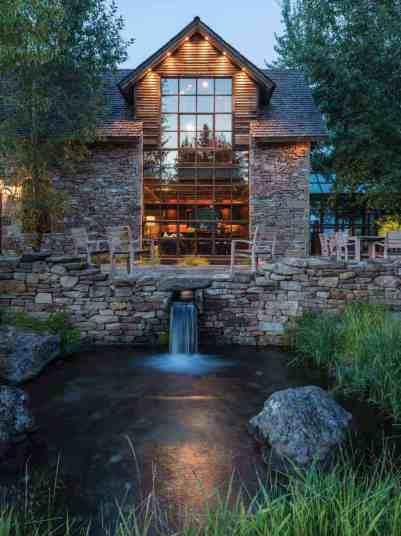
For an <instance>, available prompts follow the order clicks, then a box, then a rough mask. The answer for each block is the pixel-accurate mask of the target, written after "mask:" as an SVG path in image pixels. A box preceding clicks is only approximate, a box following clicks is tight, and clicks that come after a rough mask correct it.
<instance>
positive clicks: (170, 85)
mask: <svg viewBox="0 0 401 536" xmlns="http://www.w3.org/2000/svg"><path fill="white" fill-rule="evenodd" d="M162 95H178V79H177V78H162Z"/></svg>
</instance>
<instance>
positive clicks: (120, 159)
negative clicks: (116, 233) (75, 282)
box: [55, 142, 142, 239]
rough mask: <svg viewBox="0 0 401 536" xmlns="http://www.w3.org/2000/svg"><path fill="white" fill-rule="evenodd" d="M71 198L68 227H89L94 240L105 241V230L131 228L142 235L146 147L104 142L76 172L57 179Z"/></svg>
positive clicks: (67, 219) (135, 234)
mask: <svg viewBox="0 0 401 536" xmlns="http://www.w3.org/2000/svg"><path fill="white" fill-rule="evenodd" d="M55 185H56V187H57V188H60V189H61V190H63V191H65V192H66V193H67V195H68V208H67V210H66V215H65V219H64V225H65V227H66V228H67V229H68V228H71V227H81V226H83V227H85V228H86V229H87V230H88V232H89V233H91V234H92V235H93V236H94V238H99V239H101V238H104V236H105V227H107V226H109V225H110V226H112V225H128V224H129V225H131V227H132V229H133V234H134V237H136V238H139V237H140V233H141V219H142V217H141V211H142V144H141V143H136V142H131V143H102V144H98V145H95V146H93V147H92V148H91V149H90V156H89V157H88V158H87V159H85V160H84V161H82V162H80V163H79V164H78V166H77V169H76V170H74V173H71V174H70V175H65V174H64V175H59V176H57V177H56V178H55Z"/></svg>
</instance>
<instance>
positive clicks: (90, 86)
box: [0, 0, 130, 233]
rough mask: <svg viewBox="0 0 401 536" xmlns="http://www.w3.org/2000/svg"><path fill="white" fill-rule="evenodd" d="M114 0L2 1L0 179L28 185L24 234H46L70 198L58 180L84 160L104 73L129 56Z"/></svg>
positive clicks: (101, 97)
mask: <svg viewBox="0 0 401 536" xmlns="http://www.w3.org/2000/svg"><path fill="white" fill-rule="evenodd" d="M122 29H123V22H122V19H121V18H119V17H118V16H117V15H116V5H115V3H114V1H112V2H108V1H107V0H68V1H66V0H2V2H1V9H0V164H1V169H0V179H1V180H2V181H3V182H4V183H6V184H10V183H12V184H15V183H17V184H23V192H22V193H23V195H22V210H21V218H22V220H23V222H24V225H25V227H26V230H28V231H32V230H34V231H38V232H39V233H42V232H44V231H45V230H47V228H48V226H49V218H54V217H56V216H58V217H60V216H61V215H62V211H63V210H64V207H65V197H64V196H63V195H62V193H61V194H60V193H59V192H58V191H57V190H56V189H54V187H53V184H52V177H53V176H54V174H55V170H56V169H57V172H58V173H59V172H60V171H63V169H64V168H65V167H70V168H71V167H72V168H73V164H74V163H75V162H77V161H79V160H82V159H83V158H85V157H86V156H87V154H88V149H87V144H88V143H91V142H93V141H94V140H95V139H96V137H97V117H98V115H99V112H100V111H104V110H105V107H106V105H107V103H106V101H105V97H104V91H103V88H104V84H105V73H108V72H111V71H113V70H114V69H115V68H116V66H117V65H118V64H119V63H120V62H121V61H124V60H125V58H126V49H127V46H128V45H129V44H130V41H128V42H126V41H124V40H123V39H122V38H121V36H120V33H121V30H122Z"/></svg>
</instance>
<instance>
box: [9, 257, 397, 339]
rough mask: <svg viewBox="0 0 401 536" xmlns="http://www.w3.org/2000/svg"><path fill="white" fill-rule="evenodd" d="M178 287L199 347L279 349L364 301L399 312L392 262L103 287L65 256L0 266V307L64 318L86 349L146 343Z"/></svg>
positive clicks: (309, 263)
mask: <svg viewBox="0 0 401 536" xmlns="http://www.w3.org/2000/svg"><path fill="white" fill-rule="evenodd" d="M177 273H178V274H179V275H177ZM187 288H192V289H194V290H195V294H196V302H197V304H198V306H199V309H200V315H199V317H200V329H201V342H206V341H207V342H209V343H214V344H240V345H259V346H265V345H270V344H277V345H280V344H285V343H286V340H287V337H286V331H287V328H288V327H289V326H291V323H292V322H293V320H294V319H295V318H297V317H298V316H300V315H302V314H303V313H304V312H305V311H310V310H313V311H335V310H339V309H341V308H342V307H344V305H346V304H347V303H350V302H352V301H364V302H369V303H377V304H385V305H387V306H389V307H391V308H392V309H393V310H394V311H397V312H400V311H401V262H400V261H397V262H394V261H393V262H391V261H389V262H364V263H360V264H349V265H346V264H343V263H335V262H330V261H326V260H324V259H320V258H294V257H288V258H282V259H280V260H278V261H277V262H275V263H271V264H266V265H265V266H264V267H263V268H261V269H260V270H259V271H258V273H257V274H256V275H252V274H250V273H245V272H239V273H236V274H233V275H231V274H228V273H224V272H218V271H211V272H208V271H203V272H202V273H200V272H199V271H198V272H197V271H196V270H194V269H186V270H185V269H184V270H181V271H180V272H179V271H177V270H175V271H170V272H169V271H167V272H166V271H165V270H157V269H150V268H149V269H139V270H137V272H136V273H135V274H134V275H133V276H132V277H125V278H116V279H114V280H112V279H110V277H109V275H108V274H103V273H101V271H100V270H99V269H97V268H95V267H88V266H87V265H85V264H84V263H82V261H80V260H79V259H77V258H72V257H71V258H66V257H62V258H60V257H45V256H43V257H40V258H38V257H37V256H33V255H31V256H25V257H22V258H20V259H7V258H4V257H3V258H0V306H1V307H3V308H6V309H10V310H14V311H24V312H27V313H32V314H35V315H45V316H46V315H47V314H48V313H50V312H55V311H60V310H64V311H66V312H67V313H68V314H69V315H70V316H71V319H72V321H73V323H74V324H75V325H76V326H77V327H79V329H80V330H81V333H82V336H83V338H84V340H86V341H88V342H90V343H96V344H138V345H148V344H156V343H157V342H158V340H159V339H160V336H161V335H164V334H166V333H167V332H168V327H169V310H170V304H171V302H172V300H174V298H175V295H176V291H177V290H178V289H187Z"/></svg>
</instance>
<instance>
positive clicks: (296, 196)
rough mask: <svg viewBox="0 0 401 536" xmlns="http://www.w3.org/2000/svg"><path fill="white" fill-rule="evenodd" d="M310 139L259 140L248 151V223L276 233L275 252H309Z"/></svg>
mask: <svg viewBox="0 0 401 536" xmlns="http://www.w3.org/2000/svg"><path fill="white" fill-rule="evenodd" d="M309 174H310V143H260V142H256V141H255V140H254V139H253V140H252V143H251V154H250V219H251V227H252V229H254V228H255V226H256V225H258V226H259V233H260V234H259V236H260V237H261V238H262V239H263V236H266V234H267V233H271V232H276V233H277V246H276V253H277V254H279V255H294V256H305V255H306V254H308V253H309Z"/></svg>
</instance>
